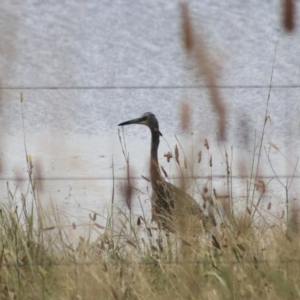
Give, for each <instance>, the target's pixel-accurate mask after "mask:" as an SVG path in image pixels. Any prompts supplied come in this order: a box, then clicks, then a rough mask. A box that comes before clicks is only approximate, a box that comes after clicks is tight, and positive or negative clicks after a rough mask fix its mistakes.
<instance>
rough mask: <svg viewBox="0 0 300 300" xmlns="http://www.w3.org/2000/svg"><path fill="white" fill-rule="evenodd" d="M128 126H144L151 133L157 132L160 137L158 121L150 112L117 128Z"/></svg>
mask: <svg viewBox="0 0 300 300" xmlns="http://www.w3.org/2000/svg"><path fill="white" fill-rule="evenodd" d="M130 124H141V125H146V126H148V127H149V128H150V130H151V131H157V132H158V134H159V135H162V134H161V133H160V131H159V125H158V121H157V119H156V117H155V115H154V114H153V113H151V112H146V113H144V114H143V115H142V116H141V117H139V118H137V119H133V120H129V121H126V122H123V123H120V124H118V126H124V125H130Z"/></svg>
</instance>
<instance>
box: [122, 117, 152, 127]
mask: <svg viewBox="0 0 300 300" xmlns="http://www.w3.org/2000/svg"><path fill="white" fill-rule="evenodd" d="M145 121H146V118H145V117H141V118H137V119H133V120H130V121H126V122H123V123H120V124H118V126H124V125H130V124H145Z"/></svg>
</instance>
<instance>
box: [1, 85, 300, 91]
mask: <svg viewBox="0 0 300 300" xmlns="http://www.w3.org/2000/svg"><path fill="white" fill-rule="evenodd" d="M270 87H271V89H299V88H300V85H298V84H292V85H271V86H270V85H213V86H207V85H161V86H160V85H141V86H138V85H137V86H134V85H133V86H121V85H120V86H102V85H99V86H2V87H1V86H0V90H147V89H149V90H151V89H154V90H160V89H162V90H168V89H206V88H218V89H270Z"/></svg>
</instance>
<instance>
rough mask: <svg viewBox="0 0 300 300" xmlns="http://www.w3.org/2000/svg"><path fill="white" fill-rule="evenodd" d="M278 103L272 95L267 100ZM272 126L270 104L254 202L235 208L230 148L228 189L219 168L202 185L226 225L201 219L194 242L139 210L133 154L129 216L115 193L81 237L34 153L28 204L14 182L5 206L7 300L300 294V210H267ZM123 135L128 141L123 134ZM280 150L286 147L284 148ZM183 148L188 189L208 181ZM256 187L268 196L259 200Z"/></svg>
mask: <svg viewBox="0 0 300 300" xmlns="http://www.w3.org/2000/svg"><path fill="white" fill-rule="evenodd" d="M293 7H294V6H293V1H285V14H286V15H285V17H284V24H285V28H286V29H287V30H292V29H293V28H294V21H293V19H292V15H293V9H294V8H293ZM181 11H182V21H183V22H182V25H183V26H182V31H183V44H184V46H185V48H186V51H187V55H188V56H189V59H190V60H191V61H192V62H193V63H194V65H195V68H196V70H197V72H198V75H199V74H200V76H202V77H203V79H204V82H205V84H206V85H207V87H208V90H209V96H210V100H211V103H212V107H213V109H214V112H215V113H216V114H217V116H218V120H219V121H218V125H219V138H220V139H221V140H224V139H225V137H226V128H225V123H226V108H225V106H224V104H223V102H222V99H221V95H220V92H219V91H218V90H217V82H216V80H217V76H216V70H215V67H214V62H213V61H211V60H210V59H208V56H207V49H206V48H204V45H205V43H204V41H203V40H202V38H201V37H199V36H196V35H195V31H196V30H195V29H194V28H193V26H192V24H191V23H192V22H191V20H190V17H189V12H188V6H187V5H186V4H183V5H182V7H181ZM275 53H276V52H275ZM274 61H275V58H274ZM273 67H274V66H273ZM271 82H272V76H271ZM270 90H271V83H270ZM269 99H270V93H269V97H268V99H267V102H269ZM190 110H191V108H190V104H189V102H188V101H187V100H185V101H184V102H183V103H182V105H181V109H180V116H181V124H182V129H183V130H184V131H185V132H189V124H190ZM267 122H268V104H267V108H266V113H265V120H262V124H263V125H262V126H263V129H262V136H261V138H260V140H259V142H258V145H257V147H256V148H255V149H254V153H253V158H251V160H252V168H251V170H250V171H249V172H247V171H245V174H244V177H245V182H247V184H246V185H245V190H246V191H247V192H246V194H247V198H246V201H245V203H244V206H243V208H242V209H239V210H237V209H235V206H234V200H235V199H233V194H232V169H231V163H230V159H229V158H228V154H227V151H226V150H224V153H223V155H224V162H225V170H224V172H225V174H226V175H225V183H226V190H227V193H226V194H220V193H219V192H218V191H217V190H216V189H215V187H214V186H213V183H212V178H211V174H207V182H206V183H205V184H204V185H202V186H197V190H200V193H199V194H200V195H201V198H202V203H203V204H202V205H203V208H204V209H205V208H206V209H208V207H210V209H211V210H212V211H213V214H214V216H215V218H216V219H217V221H218V222H217V223H218V224H217V226H211V228H210V229H206V230H204V229H203V228H202V224H200V221H199V220H197V219H191V220H190V222H189V227H188V228H187V229H186V234H185V237H184V239H183V238H182V237H181V238H180V237H179V236H178V235H177V234H173V233H167V232H164V231H161V230H159V229H158V228H157V226H156V225H155V224H153V223H151V221H150V220H148V219H147V218H146V217H145V215H143V214H141V215H139V216H134V215H133V214H132V212H131V204H132V201H133V199H132V182H131V181H130V175H132V174H130V172H129V159H128V156H127V153H126V151H125V150H124V151H123V154H124V157H125V160H126V163H127V166H128V173H127V176H128V178H127V181H126V185H122V192H123V196H124V203H126V205H127V207H128V210H127V211H126V212H121V211H120V212H119V215H120V216H122V220H123V221H122V222H120V221H118V222H116V220H115V218H114V213H113V209H116V208H115V207H114V206H113V204H114V203H113V201H114V198H113V199H112V210H111V215H109V216H106V220H107V222H106V225H102V224H99V223H98V222H97V218H98V214H97V213H94V214H93V215H90V220H91V226H90V227H89V233H88V234H80V233H78V238H76V235H75V234H74V236H75V238H71V236H72V235H70V232H72V231H73V232H77V231H78V230H79V229H78V228H77V226H76V225H75V224H70V226H68V227H62V226H61V223H60V216H59V215H58V214H57V213H54V218H53V217H52V218H50V217H49V215H48V213H47V212H45V211H43V210H42V208H41V207H42V206H41V203H40V200H39V197H38V194H37V189H38V188H39V186H38V181H37V180H36V178H35V176H34V174H33V163H32V159H31V157H30V155H28V154H27V157H26V160H27V167H28V179H29V180H28V182H29V183H28V189H27V192H26V193H24V194H21V204H18V205H17V204H16V203H18V202H17V199H16V194H15V193H13V192H12V191H11V190H10V187H9V185H8V186H7V192H8V197H9V199H10V203H9V204H8V205H1V208H0V270H1V272H0V299H114V300H118V299H120V300H121V299H137V300H138V299H172V300H173V299H298V298H300V264H299V262H300V251H299V249H300V237H299V216H298V212H297V210H296V209H293V208H292V207H289V206H288V205H287V209H286V211H283V214H282V215H281V216H280V217H278V218H277V219H276V220H275V221H274V222H273V221H272V222H271V221H269V220H268V212H269V211H271V208H272V204H271V203H269V204H268V205H267V209H266V212H265V213H264V214H261V211H260V210H259V206H260V201H261V199H262V197H263V195H264V194H265V192H266V189H267V184H266V183H265V182H264V181H263V180H262V179H261V178H260V176H259V165H260V156H261V153H262V145H263V142H264V129H265V126H266V124H267ZM120 141H121V143H123V142H124V141H122V139H121V138H120ZM201 146H203V147H204V148H205V149H204V150H207V151H208V155H207V156H208V160H207V164H208V165H209V168H211V167H212V165H213V157H212V156H211V155H210V154H209V149H210V145H209V140H208V139H205V140H204V142H203V143H202V145H201ZM270 147H273V148H275V149H276V146H275V145H270ZM199 148H200V147H199ZM123 149H124V148H123ZM125 149H126V148H125ZM180 150H181V147H178V146H176V148H175V150H174V152H173V151H172V149H170V152H168V153H167V154H166V155H165V157H166V159H167V161H168V162H170V161H171V162H172V161H173V163H174V164H177V165H178V169H179V173H180V174H179V175H180V176H181V178H182V179H183V180H184V184H182V186H190V185H191V184H194V185H198V182H197V181H196V180H195V179H193V178H192V180H190V178H188V177H189V176H187V175H188V171H189V170H190V166H189V163H188V162H189V159H188V158H187V157H186V156H185V155H182V153H180ZM276 150H278V149H276ZM194 153H195V158H194V160H195V161H196V162H198V163H199V164H203V163H204V162H203V160H204V159H203V157H204V153H203V150H200V151H199V149H195V151H194ZM270 163H271V162H270ZM162 170H163V173H164V175H165V177H168V174H167V173H166V171H165V170H164V169H162ZM36 175H37V176H38V174H36ZM274 177H276V174H275V175H274ZM187 183H188V184H187ZM286 188H287V189H288V187H287V186H286ZM254 193H256V195H257V194H259V195H260V196H259V197H254V196H253V195H254ZM113 194H114V193H113ZM287 200H288V199H287ZM287 204H288V202H287ZM142 210H143V206H142V205H141V211H142ZM270 216H271V214H270ZM186 218H187V219H189V218H190V216H186ZM272 220H274V218H273V219H272ZM91 236H93V238H92V237H91ZM183 248H184V251H182V250H183Z"/></svg>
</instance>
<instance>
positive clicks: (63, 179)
mask: <svg viewBox="0 0 300 300" xmlns="http://www.w3.org/2000/svg"><path fill="white" fill-rule="evenodd" d="M145 178H147V177H145ZM145 178H143V177H129V178H128V177H118V176H116V177H76V176H68V177H56V176H53V177H50V176H49V177H34V178H33V179H34V180H36V181H55V180H58V181H65V180H73V181H80V180H83V181H85V180H86V181H88V180H95V181H106V180H128V179H132V180H144V181H145V180H146V181H148V180H149V181H150V178H149V179H148V178H147V179H145ZM167 178H168V179H170V180H181V179H182V177H179V176H170V177H167ZM229 178H230V179H231V178H232V179H245V180H246V179H248V178H250V177H247V176H229ZM273 178H282V179H299V178H300V175H276V176H263V175H261V176H257V177H256V179H261V180H263V179H273ZM184 179H191V180H195V179H205V180H211V179H227V176H226V175H213V176H193V177H192V176H184ZM14 180H15V181H28V180H29V178H27V177H26V178H20V177H0V181H14Z"/></svg>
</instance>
